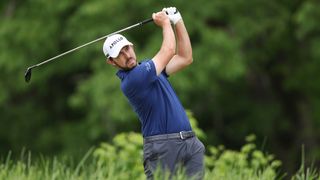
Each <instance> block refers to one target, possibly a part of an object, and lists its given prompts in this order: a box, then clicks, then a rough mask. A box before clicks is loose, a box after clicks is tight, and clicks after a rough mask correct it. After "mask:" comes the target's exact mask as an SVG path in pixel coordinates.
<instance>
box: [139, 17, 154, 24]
mask: <svg viewBox="0 0 320 180" xmlns="http://www.w3.org/2000/svg"><path fill="white" fill-rule="evenodd" d="M152 21H153V19H152V18H150V19H146V20H144V21H142V22H141V25H144V24H147V23H149V22H152Z"/></svg>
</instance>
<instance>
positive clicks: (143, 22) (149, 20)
mask: <svg viewBox="0 0 320 180" xmlns="http://www.w3.org/2000/svg"><path fill="white" fill-rule="evenodd" d="M152 21H153V19H152V18H150V19H146V20H144V21H141V22H138V23H136V24H134V25H131V26H129V27H126V28H123V29H121V30H119V31H116V32H113V33H111V34H108V35H105V36H102V37H100V38H98V39H95V40H93V41H90V42H88V43H85V44H83V45H81V46H78V47H75V48H73V49H71V50H69V51H66V52H64V53H62V54H59V55H57V56H54V57H52V58H50V59H47V60H45V61H43V62H41V63H39V64H36V65H33V66H31V68H34V67H39V66H41V65H43V64H46V63H48V62H50V61H53V60H55V59H57V58H59V57H62V56H64V55H66V54H69V53H71V52H73V51H76V50H78V49H81V48H83V47H85V46H88V45H90V44H92V43H95V42H98V41H100V40H102V39H105V38H107V37H109V36H112V35H114V34H118V33H121V32H123V31H126V30H129V29H132V28H134V27H137V26H140V25H143V24H146V23H149V22H152Z"/></svg>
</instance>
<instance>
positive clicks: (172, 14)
mask: <svg viewBox="0 0 320 180" xmlns="http://www.w3.org/2000/svg"><path fill="white" fill-rule="evenodd" d="M162 11H164V12H166V14H167V15H168V16H169V19H170V21H171V23H172V24H174V25H175V24H177V22H178V21H180V20H181V19H182V17H181V14H180V12H179V11H178V9H177V8H175V7H168V8H163V9H162Z"/></svg>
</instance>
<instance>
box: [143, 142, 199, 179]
mask: <svg viewBox="0 0 320 180" xmlns="http://www.w3.org/2000/svg"><path fill="white" fill-rule="evenodd" d="M204 152H205V148H204V145H203V144H202V142H201V141H200V140H199V139H198V138H197V137H195V136H194V137H190V138H187V139H181V138H175V139H162V140H155V141H151V142H149V141H148V142H144V144H143V159H144V162H143V165H144V172H145V174H146V176H147V179H153V175H154V172H155V171H156V169H157V168H159V167H160V168H161V170H166V171H169V172H170V174H171V175H172V174H174V173H175V171H176V170H177V168H179V166H181V167H182V168H183V169H184V170H185V174H186V176H187V177H195V179H202V178H203V175H204V161H203V159H204Z"/></svg>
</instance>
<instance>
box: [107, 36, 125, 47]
mask: <svg viewBox="0 0 320 180" xmlns="http://www.w3.org/2000/svg"><path fill="white" fill-rule="evenodd" d="M121 40H123V37H119V38H117V39H116V40H114V41H113V42H112V43H111V44H110V46H109V48H110V49H112V48H113V47H114V46H115V45H116V44H117V43H118V42H120V41H121Z"/></svg>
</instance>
